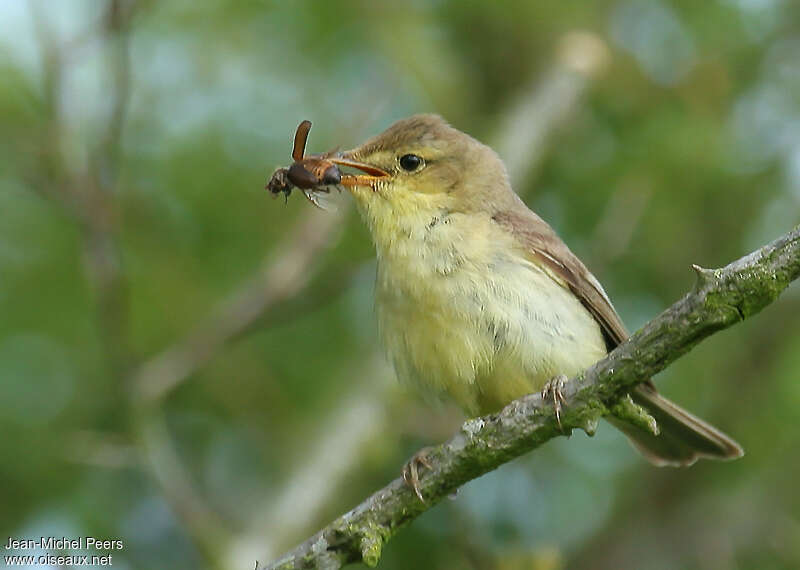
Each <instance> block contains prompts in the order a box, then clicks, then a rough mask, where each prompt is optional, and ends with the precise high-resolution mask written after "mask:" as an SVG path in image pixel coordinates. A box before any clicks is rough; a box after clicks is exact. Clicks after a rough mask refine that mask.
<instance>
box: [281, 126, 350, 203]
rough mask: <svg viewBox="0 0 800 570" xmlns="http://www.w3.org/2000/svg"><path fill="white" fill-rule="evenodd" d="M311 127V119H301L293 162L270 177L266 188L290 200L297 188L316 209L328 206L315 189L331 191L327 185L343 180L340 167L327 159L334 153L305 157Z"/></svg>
mask: <svg viewBox="0 0 800 570" xmlns="http://www.w3.org/2000/svg"><path fill="white" fill-rule="evenodd" d="M310 130H311V121H303V122H302V123H300V124H299V125H298V126H297V131H296V132H295V134H294V146H293V148H292V160H294V162H293V163H292V165H291V166H289V168H279V169H277V170H276V171H275V172H274V173H273V175H272V178H270V179H269V182H267V186H266V188H267V190H269V191H270V192H271V193H272V194H274V195H276V196H277V195H278V194H280V193H281V192H282V193H283V195H284V196H285V197H286V199H287V200H288V199H289V195H290V194H291V193H292V190H293V189H294V188H295V187H297V188H299V189H300V191H302V192H303V195H305V197H306V198H307V199H308V201H309V202H311V203H312V204H314V205H315V206H316V207H318V208H322V209H323V210H324V209H327V207H328V206H327V205H325V204H323V202H321V201H320V196H319V195H318V194H317V193H318V192H325V193H328V192H330V189H329V188H328V187H329V186H335V185H338V184H340V183H341V182H342V174H341V172H339V167H338V166H336V165H335V164H334V163H333V162H331V161H329V160H327V158H328V157H330V156H331V155H332V154H333V152H328V153H323V154H317V155H311V156H305V151H306V141H307V140H308V132H309V131H310Z"/></svg>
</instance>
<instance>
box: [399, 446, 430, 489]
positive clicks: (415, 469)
mask: <svg viewBox="0 0 800 570" xmlns="http://www.w3.org/2000/svg"><path fill="white" fill-rule="evenodd" d="M431 449H432V448H430V447H423V448H422V449H420V450H419V451H417V452H416V453H415V454H414V455H412V456H411V459H409V460H408V463H406V464H405V465H404V466H403V481H405V482H406V485H408V486H409V487H411V488H412V489H413V490H414V494H415V495H416V496H417V497H418V498H419V500H420V501H421V502H423V503H424V502H425V499H424V498H423V497H422V491H420V488H419V469H420V466H422V467H427V468H428V469H432V468H433V465H431V462H430V461H429V460H428V455H429V454H430V452H431Z"/></svg>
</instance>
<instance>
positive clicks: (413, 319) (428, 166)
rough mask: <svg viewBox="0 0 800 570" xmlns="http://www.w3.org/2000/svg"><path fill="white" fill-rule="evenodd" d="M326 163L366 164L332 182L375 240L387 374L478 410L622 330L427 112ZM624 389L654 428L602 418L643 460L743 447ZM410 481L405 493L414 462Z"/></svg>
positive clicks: (563, 250)
mask: <svg viewBox="0 0 800 570" xmlns="http://www.w3.org/2000/svg"><path fill="white" fill-rule="evenodd" d="M333 161H334V162H337V163H338V164H343V165H347V166H353V167H356V168H360V169H361V170H362V171H364V172H366V173H368V174H364V175H357V176H352V175H351V176H343V177H342V183H343V184H345V185H346V186H348V187H349V189H350V191H351V193H352V195H353V196H354V197H355V201H356V203H357V205H358V209H359V211H360V213H361V215H362V217H363V219H364V221H365V222H366V224H367V226H368V227H369V230H370V232H371V234H372V238H373V240H374V242H375V249H376V252H377V257H378V272H377V283H376V288H375V297H376V298H375V301H376V311H377V315H378V321H379V329H380V337H381V339H382V342H383V344H384V346H385V348H386V350H387V352H388V355H389V358H390V360H391V361H392V362H393V364H394V367H395V370H396V372H397V375H398V377H399V378H400V380H402V381H408V382H412V383H415V384H417V385H420V386H423V387H424V388H427V389H429V390H433V391H434V392H435V393H437V394H445V395H449V396H450V397H452V398H453V399H455V401H456V402H457V403H458V404H459V405H460V406H461V408H463V410H464V411H465V412H466V413H467V414H469V415H471V416H473V415H479V414H487V413H491V412H495V411H497V410H499V409H500V408H502V407H503V406H505V405H506V404H508V403H509V402H510V401H511V400H514V399H516V398H519V397H521V396H524V395H525V394H529V393H532V392H536V391H540V390H543V389H545V388H546V387H548V386H552V384H551V383H550V382H551V380H554V379H559V378H564V377H573V376H574V375H575V374H577V373H578V372H580V371H582V370H584V369H586V368H588V367H589V366H591V365H592V364H594V363H595V362H596V361H598V360H600V359H601V358H603V357H604V356H605V355H606V354H607V352H608V351H609V350H611V349H613V348H614V347H615V346H617V345H618V344H619V343H621V342H622V341H624V340H626V339H627V338H628V333H627V331H626V330H625V327H624V325H623V324H622V321H621V319H620V318H619V316H618V315H617V313H616V311H615V310H614V307H613V306H612V304H611V301H610V300H609V298H608V296H607V295H606V293H605V291H604V290H603V287H602V286H601V285H600V283H599V282H598V281H597V279H596V278H595V277H594V276H593V275H592V274H591V273H590V272H589V270H588V269H586V267H585V266H584V265H583V263H581V261H580V260H579V259H578V258H577V257H576V256H575V255H574V254H573V253H572V252H571V251H570V250H569V248H568V247H567V246H566V245H565V244H564V242H563V241H561V239H560V238H559V237H558V236H557V235H556V233H555V232H554V231H553V229H552V228H551V227H550V226H549V225H547V223H546V222H544V221H543V220H542V219H541V218H540V217H539V216H537V215H536V214H535V213H534V212H532V211H531V210H529V209H528V208H527V206H526V205H525V203H524V202H523V201H522V200H521V199H520V198H519V197H518V196H517V194H515V193H514V192H513V191H512V189H511V185H510V183H509V180H508V176H507V174H506V170H505V166H504V165H503V163H502V161H501V160H500V158H499V157H498V156H497V154H496V153H495V152H494V151H493V150H492V149H490V148H489V147H487V146H486V145H484V144H482V143H480V142H478V141H477V140H475V139H473V138H472V137H470V136H468V135H466V134H464V133H462V132H460V131H458V130H456V129H454V128H453V127H451V126H450V125H448V124H447V123H446V122H445V121H444V120H443V119H442V118H441V117H439V116H436V115H416V116H413V117H410V118H408V119H404V120H401V121H398V122H396V123H394V124H393V125H391V126H390V127H389V128H388V129H387V130H386V131H384V132H383V133H381V134H379V135H377V136H376V137H374V138H372V139H370V140H368V141H367V142H365V143H364V144H362V145H361V146H359V147H358V148H355V149H353V150H351V151H348V152H344V153H341V154H340V155H339V156H338V157H337V158H335V159H333ZM555 388H556V390H555V393H557V391H558V390H557V388H558V386H555ZM631 396H632V398H633V399H634V401H635V402H636V403H638V404H639V405H641V406H643V407H644V408H645V409H646V410H647V411H648V412H649V413H650V414H651V415H652V416H653V417H654V418H655V420H656V421H657V423H658V426H659V434H658V435H654V434H653V433H651V432H648V431H646V430H645V429H643V428H641V427H637V426H634V425H633V424H629V423H624V422H622V421H620V420H619V419H616V418H610V421H611V422H612V423H614V425H615V426H616V427H618V428H619V429H621V430H622V431H623V432H624V433H625V435H627V436H628V437H629V438H630V440H631V441H632V442H633V444H634V446H635V447H636V448H637V449H638V450H639V451H640V452H641V453H642V454H643V455H644V456H645V457H646V458H647V459H648V460H650V461H651V462H652V463H654V464H656V465H671V466H683V465H691V464H692V463H694V462H695V461H696V460H697V459H698V458H701V457H706V458H711V459H731V458H736V457H740V456H741V455H742V454H743V452H742V448H741V447H740V446H739V445H738V444H737V443H736V442H735V441H733V440H732V439H731V438H729V437H728V436H726V435H725V434H723V433H722V432H720V431H719V430H717V429H715V428H714V427H712V426H710V425H708V424H707V423H705V422H703V421H702V420H700V419H698V418H696V417H694V416H693V415H691V414H690V413H688V412H686V411H685V410H683V409H681V408H680V407H678V406H677V405H675V404H673V403H672V402H670V401H669V400H667V399H666V398H664V397H663V396H661V395H659V394H658V392H657V391H656V389H655V387H654V386H653V384H652V382H649V381H648V382H645V383H644V384H641V385H640V386H638V387H637V388H636V389H635V390H634V391H633V392H632V393H631ZM555 403H556V404H558V403H559V402H558V398H557V397H556V398H555ZM413 463H414V461H413V460H412V467H414V466H413ZM412 479H413V481H412V483H413V485H414V487H415V490H416V491H417V492H418V494H419V490H418V487H417V481H416V469H414V470H413V477H412Z"/></svg>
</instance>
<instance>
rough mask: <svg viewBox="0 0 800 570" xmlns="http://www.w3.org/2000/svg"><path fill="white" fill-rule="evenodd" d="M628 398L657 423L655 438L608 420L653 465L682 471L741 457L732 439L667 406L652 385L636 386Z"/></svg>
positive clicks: (671, 405)
mask: <svg viewBox="0 0 800 570" xmlns="http://www.w3.org/2000/svg"><path fill="white" fill-rule="evenodd" d="M631 398H633V401H634V402H636V403H637V404H639V405H640V406H642V407H643V408H644V409H645V410H647V412H648V413H649V414H650V415H651V416H653V418H654V419H655V420H656V423H657V424H658V428H659V434H658V435H653V434H652V433H650V432H648V431H647V430H645V429H644V428H641V427H638V426H635V425H633V424H631V423H627V422H624V421H621V420H619V419H616V418H614V417H613V416H611V417H608V420H609V421H610V422H611V423H612V424H613V425H614V427H616V428H617V429H619V430H620V431H622V433H624V434H625V435H626V436H628V438H629V439H630V440H631V443H633V446H634V447H635V448H636V449H638V450H639V452H640V453H641V454H642V455H644V456H645V458H647V460H648V461H650V463H652V464H653V465H658V466H670V467H685V466H688V465H691V464H692V463H694V462H695V461H697V460H698V459H700V458H707V459H736V458H737V457H741V456H742V455H744V451H743V450H742V448H741V446H740V445H739V444H738V443H736V442H735V441H734V440H733V439H731V438H730V437H728V436H727V435H725V434H724V433H722V432H721V431H719V430H718V429H717V428H715V427H713V426H711V425H709V424H707V423H705V422H704V421H703V420H701V419H699V418H696V417H695V416H693V415H692V414H690V413H689V412H687V411H686V410H684V409H682V408H681V407H679V406H677V405H676V404H674V403H672V402H670V401H669V400H667V399H666V398H664V397H663V396H661V395H660V394H659V393H658V392H657V391H656V390H655V388H653V387H652V386H651V385H649V384H641V385H639V386H638V387H637V388H636V389H635V390H634V391H633V392H631Z"/></svg>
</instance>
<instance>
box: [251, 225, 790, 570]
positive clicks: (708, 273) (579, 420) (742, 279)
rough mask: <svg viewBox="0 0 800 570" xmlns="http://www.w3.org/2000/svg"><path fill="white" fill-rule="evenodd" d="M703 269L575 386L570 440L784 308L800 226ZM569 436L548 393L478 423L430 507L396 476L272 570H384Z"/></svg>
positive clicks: (437, 474) (457, 446) (429, 478)
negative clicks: (634, 394)
mask: <svg viewBox="0 0 800 570" xmlns="http://www.w3.org/2000/svg"><path fill="white" fill-rule="evenodd" d="M693 268H694V270H695V271H696V273H697V283H696V285H695V287H694V289H693V290H692V291H691V292H689V293H688V294H687V295H686V296H684V297H683V298H682V299H681V300H679V301H678V302H677V303H675V304H674V305H672V307H670V308H669V309H667V310H666V311H664V312H663V313H661V315H659V316H658V317H656V318H655V319H653V320H652V321H650V322H649V323H647V324H646V325H645V326H644V327H642V329H641V330H639V331H638V332H637V333H635V334H634V335H633V336H632V337H631V338H630V339H629V340H628V341H627V342H625V343H623V344H622V345H620V346H619V347H617V348H616V349H615V350H614V351H613V352H612V353H611V354H609V355H608V356H607V357H606V358H604V359H603V360H601V361H600V362H598V363H597V364H595V365H594V366H592V367H591V368H590V369H588V370H587V371H585V372H584V373H582V374H580V375H579V376H577V377H576V378H574V379H572V380H571V381H570V382H569V383H568V384H567V387H566V390H565V396H566V398H567V401H568V406H567V408H566V410H565V411H564V413H563V414H562V418H561V423H562V425H563V427H564V432H563V433H567V434H568V433H570V432H571V431H572V430H573V429H575V428H579V429H583V430H585V431H586V432H587V433H589V434H590V435H591V434H593V433H594V431H595V429H596V427H597V421H598V419H599V418H600V417H602V416H604V415H606V414H607V413H608V411H609V408H610V407H611V406H613V405H614V404H616V403H618V402H619V401H620V400H621V399H622V398H624V396H625V394H626V393H627V392H628V391H629V390H630V389H631V388H632V387H633V386H635V385H636V384H638V383H640V382H642V381H644V380H646V379H647V378H650V377H652V376H653V375H655V374H656V373H658V372H659V371H661V370H662V369H664V368H665V367H666V366H667V365H669V364H670V363H671V362H673V361H674V360H676V359H677V358H678V357H680V356H681V355H683V354H685V353H686V352H688V351H689V350H690V349H691V348H692V347H694V346H695V345H696V344H697V343H699V342H700V341H701V340H702V339H704V338H705V337H707V336H709V335H711V334H713V333H714V332H717V331H719V330H722V329H724V328H727V327H729V326H731V325H733V324H735V323H738V322H740V321H742V320H744V319H745V318H747V317H749V316H751V315H754V314H756V313H758V312H759V311H760V310H761V309H763V308H764V307H765V306H766V305H768V304H769V303H771V302H772V301H774V300H775V299H776V298H777V297H778V296H779V295H780V293H781V292H782V291H783V290H784V289H785V288H786V287H787V286H788V285H789V283H790V282H792V281H793V280H795V279H796V278H797V277H798V276H800V227H797V228H795V229H794V230H793V231H791V232H790V233H788V234H786V235H785V236H783V237H781V238H780V239H778V240H776V241H774V242H772V243H771V244H769V245H766V246H764V247H763V248H761V249H759V250H757V251H755V252H753V253H751V254H749V255H747V256H745V257H743V258H741V259H739V260H737V261H735V262H733V263H731V264H730V265H727V266H726V267H724V268H722V269H715V270H709V269H703V268H701V267H699V266H693ZM563 433H562V431H561V430H559V428H558V425H557V422H556V419H555V416H554V413H553V410H552V406H551V405H550V404H549V403H548V402H543V401H542V399H541V397H540V395H538V394H532V395H529V396H526V397H524V398H521V399H519V400H516V401H514V402H511V404H509V405H508V406H506V407H505V408H504V409H503V410H502V411H501V412H500V413H499V414H496V415H490V416H485V417H483V418H476V419H473V420H469V421H467V422H465V423H464V425H463V426H462V428H461V431H460V432H459V433H457V434H456V435H455V436H454V437H453V438H452V439H451V440H450V441H448V442H447V443H445V444H442V445H440V446H438V447H436V448H435V449H433V450H432V452H431V454H430V455H429V456H428V457H429V459H430V461H431V469H429V470H426V471H425V472H424V475H423V477H422V479H421V481H420V483H421V484H420V487H421V490H422V493H423V495H424V496H425V498H426V502H425V503H421V502H420V501H419V500H418V499H417V498H416V497H415V495H414V492H413V491H412V490H411V489H410V488H409V487H408V486H407V485H405V483H404V482H403V481H402V479H396V480H394V481H393V482H392V483H390V484H389V485H387V486H386V487H384V488H383V489H381V490H380V491H378V492H377V493H375V494H374V495H372V496H371V497H369V498H368V499H367V500H365V501H364V502H363V503H361V504H360V505H359V506H357V507H356V508H355V509H353V510H352V511H350V512H348V513H346V514H344V515H342V516H341V517H339V518H338V519H336V520H335V521H333V522H332V523H331V524H330V525H328V526H327V527H325V528H324V529H322V530H321V531H319V532H318V533H317V534H315V535H314V536H312V537H311V538H309V539H308V540H307V541H306V542H304V543H303V544H301V545H300V546H298V547H297V548H295V549H294V550H292V551H291V552H289V553H287V554H286V555H285V556H284V557H283V558H281V559H280V560H277V561H275V562H273V563H271V564H270V565H269V566H267V567H266V568H267V569H280V570H289V569H300V568H340V567H341V566H343V565H344V564H347V563H350V562H356V561H362V562H364V563H366V564H367V565H369V566H375V565H376V564H377V563H378V560H379V559H380V555H381V550H382V548H383V545H384V544H385V543H386V542H387V541H388V540H389V539H390V538H391V537H392V536H393V535H394V534H395V533H396V532H397V531H398V530H399V529H400V528H402V527H403V526H405V525H407V524H408V523H409V522H411V521H412V520H414V519H415V518H416V517H418V516H419V515H420V514H422V513H423V512H425V511H426V510H428V509H430V508H431V507H432V506H434V505H436V504H437V503H438V502H439V501H441V500H442V499H443V498H444V497H446V496H448V495H450V494H452V493H453V492H454V491H456V490H457V489H458V488H459V487H460V486H461V485H463V484H464V483H466V482H468V481H470V480H472V479H475V478H476V477H479V476H480V475H483V474H484V473H487V472H488V471H491V470H493V469H496V468H497V467H499V466H500V465H502V464H503V463H506V462H508V461H511V460H512V459H514V458H516V457H518V456H520V455H522V454H523V453H526V452H528V451H530V450H531V449H534V448H536V447H539V446H540V445H542V444H543V443H545V442H546V441H548V440H550V439H552V438H554V437H556V436H559V435H563Z"/></svg>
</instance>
